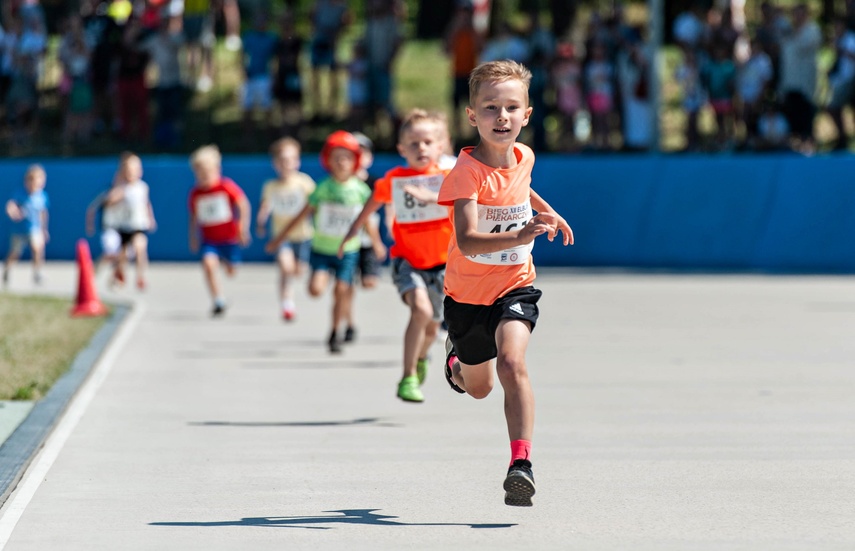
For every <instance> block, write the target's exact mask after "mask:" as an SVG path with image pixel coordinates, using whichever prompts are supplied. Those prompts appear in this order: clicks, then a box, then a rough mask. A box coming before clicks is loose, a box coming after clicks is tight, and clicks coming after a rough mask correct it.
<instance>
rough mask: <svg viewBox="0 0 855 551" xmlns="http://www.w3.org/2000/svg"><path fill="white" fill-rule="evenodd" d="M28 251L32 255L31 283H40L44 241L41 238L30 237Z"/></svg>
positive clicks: (43, 258) (43, 260)
mask: <svg viewBox="0 0 855 551" xmlns="http://www.w3.org/2000/svg"><path fill="white" fill-rule="evenodd" d="M30 250H31V251H32V253H33V281H35V282H36V283H40V282H41V279H42V266H44V263H45V241H44V238H42V237H41V236H30Z"/></svg>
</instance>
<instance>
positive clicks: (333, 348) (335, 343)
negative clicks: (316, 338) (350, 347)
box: [328, 331, 341, 354]
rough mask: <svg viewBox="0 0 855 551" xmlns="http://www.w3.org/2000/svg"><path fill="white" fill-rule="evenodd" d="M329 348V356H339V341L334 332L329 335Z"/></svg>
mask: <svg viewBox="0 0 855 551" xmlns="http://www.w3.org/2000/svg"><path fill="white" fill-rule="evenodd" d="M328 344H329V346H330V354H340V353H341V341H340V340H339V338H338V335H337V334H336V332H335V331H333V332H332V333H331V334H330V340H329V341H328Z"/></svg>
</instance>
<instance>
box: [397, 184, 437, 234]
mask: <svg viewBox="0 0 855 551" xmlns="http://www.w3.org/2000/svg"><path fill="white" fill-rule="evenodd" d="M444 178H445V176H443V175H442V174H432V175H430V176H428V175H423V176H409V177H406V178H392V204H393V205H394V206H395V221H396V222H397V223H398V224H414V223H417V222H430V221H433V220H443V219H445V218H448V207H444V206H442V205H437V204H436V203H422V202H421V201H419V200H418V199H416V198H415V197H413V196H412V195H410V194H409V193H407V192H406V191H404V186H406V185H411V186H416V187H421V188H425V189H428V190H430V191H432V192H434V193H439V188H440V187H441V186H442V180H443V179H444Z"/></svg>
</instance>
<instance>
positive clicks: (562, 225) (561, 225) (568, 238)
mask: <svg viewBox="0 0 855 551" xmlns="http://www.w3.org/2000/svg"><path fill="white" fill-rule="evenodd" d="M556 218H557V219H556V221H555V228H554V229H553V230H552V233H551V234H549V235H548V237H549V240H550V241H552V240H554V239H555V234H557V233H558V232H561V235H562V236H563V237H564V246H565V247H566V246H567V245H572V244H573V229H572V228H571V227H570V224H568V223H567V220H565V219H564V218H562V217H561V216H558V215H556Z"/></svg>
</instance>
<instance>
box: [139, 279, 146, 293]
mask: <svg viewBox="0 0 855 551" xmlns="http://www.w3.org/2000/svg"><path fill="white" fill-rule="evenodd" d="M137 289H139V290H140V291H145V280H144V279H143V278H138V279H137Z"/></svg>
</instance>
